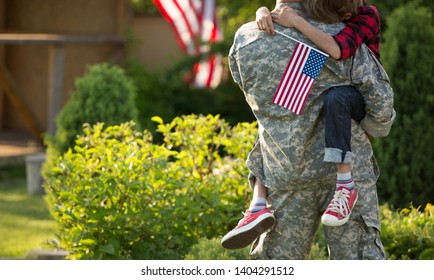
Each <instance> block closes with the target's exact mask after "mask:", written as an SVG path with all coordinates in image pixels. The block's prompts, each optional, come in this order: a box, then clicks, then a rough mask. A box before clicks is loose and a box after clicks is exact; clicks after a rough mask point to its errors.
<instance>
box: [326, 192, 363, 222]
mask: <svg viewBox="0 0 434 280" xmlns="http://www.w3.org/2000/svg"><path fill="white" fill-rule="evenodd" d="M356 202H357V191H356V188H353V189H352V190H349V189H347V188H345V187H339V188H337V190H336V192H335V195H334V196H333V199H332V200H331V202H330V204H329V206H328V207H327V209H326V211H325V212H324V214H323V215H322V217H321V222H322V223H323V224H324V225H326V226H331V227H336V226H341V225H343V224H345V223H346V222H347V221H348V219H349V218H350V215H351V210H353V207H354V205H355V204H356Z"/></svg>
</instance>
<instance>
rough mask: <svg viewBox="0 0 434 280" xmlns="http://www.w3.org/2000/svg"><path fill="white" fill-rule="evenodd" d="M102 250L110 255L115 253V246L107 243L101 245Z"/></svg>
mask: <svg viewBox="0 0 434 280" xmlns="http://www.w3.org/2000/svg"><path fill="white" fill-rule="evenodd" d="M101 251H103V252H105V253H107V254H110V255H114V254H115V248H114V247H113V245H112V244H107V245H104V246H102V247H101Z"/></svg>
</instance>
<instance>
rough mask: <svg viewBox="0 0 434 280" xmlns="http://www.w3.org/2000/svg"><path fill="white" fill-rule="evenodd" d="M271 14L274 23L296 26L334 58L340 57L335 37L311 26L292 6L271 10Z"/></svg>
mask: <svg viewBox="0 0 434 280" xmlns="http://www.w3.org/2000/svg"><path fill="white" fill-rule="evenodd" d="M271 16H272V19H273V21H274V22H275V23H278V24H280V25H282V26H286V27H294V28H296V29H297V30H298V31H300V32H301V33H303V34H304V35H305V36H306V37H307V38H309V40H311V41H312V42H313V43H314V44H315V45H317V46H318V47H319V48H320V49H321V50H323V51H324V52H326V53H327V54H329V55H330V56H331V57H333V58H334V59H339V58H340V57H341V49H340V47H339V45H338V44H337V43H336V41H335V39H334V38H333V37H332V36H331V35H329V34H327V33H325V32H322V31H320V30H319V29H317V28H315V27H314V26H312V25H311V24H310V23H309V22H307V21H306V20H305V19H304V18H302V17H301V16H299V15H298V14H297V13H296V12H295V11H294V10H293V9H292V8H290V7H284V8H282V9H280V10H277V11H273V12H272V13H271Z"/></svg>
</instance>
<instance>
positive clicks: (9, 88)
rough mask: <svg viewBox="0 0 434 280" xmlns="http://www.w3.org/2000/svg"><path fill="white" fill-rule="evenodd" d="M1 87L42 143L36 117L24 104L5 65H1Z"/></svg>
mask: <svg viewBox="0 0 434 280" xmlns="http://www.w3.org/2000/svg"><path fill="white" fill-rule="evenodd" d="M0 87H1V88H2V89H3V91H4V93H5V94H6V97H7V98H9V100H10V101H11V103H12V105H13V106H14V107H15V108H16V109H17V111H18V112H20V114H21V115H22V116H23V118H24V122H25V123H26V125H27V126H28V127H29V128H30V130H31V131H32V134H33V136H35V138H36V139H37V140H39V142H40V143H42V142H43V141H42V131H41V130H40V129H39V127H38V125H37V124H36V120H35V118H33V116H32V114H31V113H30V111H29V109H28V108H27V106H26V104H24V102H23V101H22V100H21V98H20V97H19V96H18V94H17V93H16V91H15V88H14V86H13V83H12V82H11V77H10V75H9V72H8V71H7V69H6V68H5V67H4V66H3V65H0Z"/></svg>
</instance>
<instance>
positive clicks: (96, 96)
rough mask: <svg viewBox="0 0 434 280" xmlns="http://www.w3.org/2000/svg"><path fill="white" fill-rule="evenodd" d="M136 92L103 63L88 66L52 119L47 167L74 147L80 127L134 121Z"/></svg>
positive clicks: (117, 70)
mask: <svg viewBox="0 0 434 280" xmlns="http://www.w3.org/2000/svg"><path fill="white" fill-rule="evenodd" d="M135 97H136V88H135V86H134V84H133V82H132V81H131V79H130V78H128V77H127V76H126V75H125V73H124V71H123V70H122V68H120V67H119V66H116V65H109V64H107V63H102V64H97V65H93V66H90V67H89V68H88V69H87V71H86V73H85V75H84V76H83V77H80V78H79V79H77V80H76V81H75V92H73V94H72V95H71V97H70V99H69V100H68V102H67V103H66V104H65V106H64V107H63V108H62V110H61V111H60V113H59V115H58V116H57V117H56V124H57V131H56V134H55V136H54V137H51V136H48V135H47V137H46V142H47V146H48V147H47V163H46V164H45V166H44V171H43V173H44V174H45V172H46V170H47V169H50V168H51V166H52V164H53V161H54V160H55V159H56V158H57V157H58V156H59V155H61V154H62V153H64V152H66V151H67V150H68V148H70V147H72V146H73V145H74V142H75V140H76V138H77V136H78V135H79V134H81V133H82V130H83V124H84V123H89V124H96V123H98V122H103V123H105V124H106V125H114V124H120V123H123V122H127V121H131V120H133V121H135V122H137V121H138V111H137V108H136V106H135Z"/></svg>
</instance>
